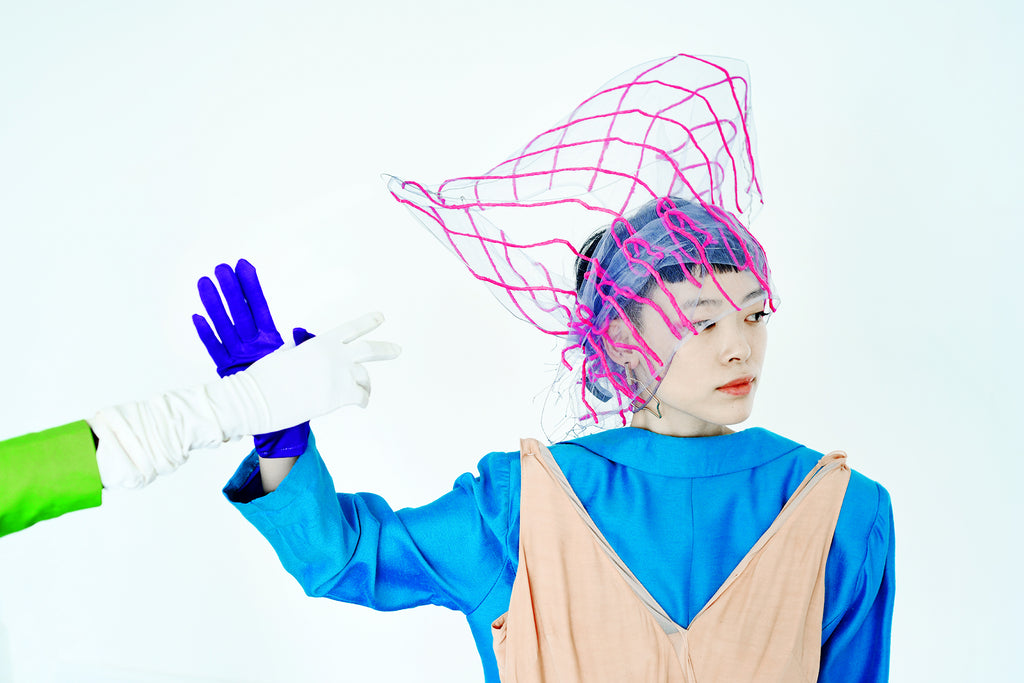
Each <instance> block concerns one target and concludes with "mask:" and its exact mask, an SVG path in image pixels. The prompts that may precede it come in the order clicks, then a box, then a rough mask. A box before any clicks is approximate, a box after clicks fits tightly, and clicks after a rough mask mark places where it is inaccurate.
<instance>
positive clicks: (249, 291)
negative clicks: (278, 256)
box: [192, 259, 313, 458]
mask: <svg viewBox="0 0 1024 683" xmlns="http://www.w3.org/2000/svg"><path fill="white" fill-rule="evenodd" d="M213 272H214V274H215V275H216V276H217V282H218V283H220V292H222V293H223V294H224V300H225V301H227V304H228V310H230V311H231V317H228V314H227V311H225V310H224V304H223V302H222V301H221V294H220V293H219V292H218V291H217V286H216V285H214V284H213V281H212V280H211V279H210V278H208V277H202V278H200V280H199V283H198V286H199V298H200V299H201V300H202V302H203V307H204V308H205V309H206V314H207V315H209V316H210V320H212V321H213V326H214V328H216V330H217V332H216V334H215V333H214V331H213V329H211V328H210V324H209V323H208V322H207V321H206V318H204V317H203V316H201V315H199V314H194V315H193V316H192V323H193V324H194V325H195V326H196V332H198V333H199V339H200V340H201V341H202V342H203V346H205V347H206V350H207V351H208V352H209V354H210V357H211V358H213V362H214V363H215V364H216V365H217V374H218V375H220V376H221V377H227V376H228V375H233V374H234V373H236V372H239V371H241V370H244V369H246V368H247V367H249V366H250V365H252V364H253V363H255V362H256V361H258V360H259V359H260V358H263V357H264V356H266V355H267V354H268V353H271V352H272V351H274V350H275V349H278V348H280V347H282V346H284V340H283V339H281V335H280V334H279V333H278V331H277V327H276V326H275V325H274V319H273V318H272V317H271V316H270V307H269V306H268V305H267V300H266V298H265V297H264V296H263V288H262V287H260V280H259V277H258V276H257V275H256V269H255V268H253V266H252V264H251V263H249V262H248V261H246V260H245V259H241V260H240V261H239V262H238V265H236V266H235V269H234V270H231V266H229V265H228V264H226V263H222V264H220V265H219V266H217V267H216V268H215V269H214V271H213ZM232 321H233V322H232ZM218 337H219V338H218ZM292 337H293V339H294V340H295V343H296V344H301V343H302V342H304V341H306V340H307V339H312V338H313V335H312V334H310V333H309V332H307V331H306V330H304V329H302V328H301V327H297V328H295V329H294V330H293V331H292ZM253 440H254V441H255V444H256V452H257V453H259V455H260V457H261V458H289V457H295V456H299V455H302V454H303V453H304V452H305V450H306V444H307V442H308V441H309V423H308V422H303V423H302V424H300V425H296V426H295V427H289V428H288V429H283V430H281V431H279V432H272V433H270V434H257V435H256V436H254V437H253Z"/></svg>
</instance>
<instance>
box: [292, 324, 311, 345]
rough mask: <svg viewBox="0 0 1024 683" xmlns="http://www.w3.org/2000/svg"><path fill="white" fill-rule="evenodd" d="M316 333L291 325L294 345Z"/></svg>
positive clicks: (307, 339) (305, 340)
mask: <svg viewBox="0 0 1024 683" xmlns="http://www.w3.org/2000/svg"><path fill="white" fill-rule="evenodd" d="M315 336H316V335H315V334H313V333H312V332H310V331H309V330H307V329H306V328H304V327H293V328H292V339H293V340H294V341H295V345H296V346H298V345H299V344H301V343H302V342H307V341H309V340H310V339H312V338H313V337H315Z"/></svg>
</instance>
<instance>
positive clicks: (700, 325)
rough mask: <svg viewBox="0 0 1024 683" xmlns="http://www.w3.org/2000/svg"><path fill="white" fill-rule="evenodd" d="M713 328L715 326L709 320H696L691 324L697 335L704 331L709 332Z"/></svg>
mask: <svg viewBox="0 0 1024 683" xmlns="http://www.w3.org/2000/svg"><path fill="white" fill-rule="evenodd" d="M714 326H715V324H714V323H713V322H711V321H710V320H697V321H696V322H694V323H693V328H694V329H695V330H697V334H700V333H701V332H704V331H705V330H710V329H711V328H712V327H714Z"/></svg>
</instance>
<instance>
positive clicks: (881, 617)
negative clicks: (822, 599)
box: [818, 484, 896, 683]
mask: <svg viewBox="0 0 1024 683" xmlns="http://www.w3.org/2000/svg"><path fill="white" fill-rule="evenodd" d="M874 487H875V489H876V490H877V506H876V508H875V515H874V520H873V522H872V523H871V525H870V529H869V531H868V532H867V538H866V539H865V540H866V547H867V552H866V554H865V556H864V561H863V564H862V566H861V568H860V571H859V572H858V574H857V578H856V582H855V584H854V590H853V593H852V595H851V600H850V603H849V606H848V608H847V609H846V610H845V611H844V613H843V614H842V616H841V617H840V618H839V619H838V620H837V622H836V623H835V624H827V625H826V631H827V630H829V629H831V635H829V637H828V639H827V640H826V641H825V642H824V643H822V646H821V669H820V673H819V675H818V681H819V682H820V683H841V682H847V681H858V683H882V682H884V681H888V680H889V643H890V636H891V631H892V610H893V598H894V596H895V591H896V546H895V536H894V527H893V516H892V502H891V501H890V499H889V494H888V492H886V490H885V489H884V488H882V487H881V486H879V485H878V484H874Z"/></svg>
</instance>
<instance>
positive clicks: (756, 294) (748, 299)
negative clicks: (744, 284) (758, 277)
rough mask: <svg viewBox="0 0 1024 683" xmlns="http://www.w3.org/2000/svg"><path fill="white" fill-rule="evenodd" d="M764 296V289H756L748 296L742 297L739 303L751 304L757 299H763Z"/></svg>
mask: <svg viewBox="0 0 1024 683" xmlns="http://www.w3.org/2000/svg"><path fill="white" fill-rule="evenodd" d="M764 295H765V291H764V289H762V288H761V287H758V288H757V289H755V290H754V291H752V292H751V293H750V294H747V295H746V296H745V297H743V301H741V302H740V303H741V304H747V303H753V302H754V301H756V300H757V299H762V298H764Z"/></svg>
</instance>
